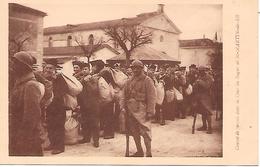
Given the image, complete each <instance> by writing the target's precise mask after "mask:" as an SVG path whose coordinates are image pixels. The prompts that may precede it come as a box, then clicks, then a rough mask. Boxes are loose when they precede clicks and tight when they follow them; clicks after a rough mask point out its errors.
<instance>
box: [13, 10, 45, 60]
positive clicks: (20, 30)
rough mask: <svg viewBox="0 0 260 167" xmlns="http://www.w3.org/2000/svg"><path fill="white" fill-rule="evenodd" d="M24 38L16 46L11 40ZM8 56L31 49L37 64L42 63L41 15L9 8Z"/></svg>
mask: <svg viewBox="0 0 260 167" xmlns="http://www.w3.org/2000/svg"><path fill="white" fill-rule="evenodd" d="M25 38H29V40H26V42H24V43H23V44H22V46H21V48H18V47H17V45H15V44H14V43H13V42H12V40H13V39H16V40H17V41H22V40H23V39H25ZM9 39H11V41H9V56H12V55H13V54H14V53H16V52H19V51H32V52H33V53H34V56H35V57H36V58H37V64H39V65H40V64H41V63H42V56H43V17H42V16H36V15H34V14H28V13H23V11H21V10H20V11H19V12H18V11H15V10H10V12H9Z"/></svg>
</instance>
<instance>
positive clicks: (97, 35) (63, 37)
mask: <svg viewBox="0 0 260 167" xmlns="http://www.w3.org/2000/svg"><path fill="white" fill-rule="evenodd" d="M90 34H93V36H94V39H95V40H96V42H98V41H99V40H100V39H102V40H104V41H108V37H107V36H106V35H105V34H104V32H103V31H102V30H90V31H78V32H73V33H64V34H51V35H44V47H49V37H52V40H53V47H62V46H63V47H64V46H67V38H68V36H69V35H70V36H72V46H78V44H77V42H76V39H77V40H78V41H80V42H83V43H84V44H86V45H87V44H88V37H89V35H90ZM108 44H109V45H110V46H113V45H112V42H110V43H108Z"/></svg>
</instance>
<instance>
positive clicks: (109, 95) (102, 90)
mask: <svg viewBox="0 0 260 167" xmlns="http://www.w3.org/2000/svg"><path fill="white" fill-rule="evenodd" d="M98 89H99V95H100V101H101V103H109V102H112V101H113V99H114V96H115V92H114V88H113V86H112V85H111V84H108V83H107V82H106V80H105V79H104V78H103V77H100V78H99V80H98Z"/></svg>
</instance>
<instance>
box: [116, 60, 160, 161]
mask: <svg viewBox="0 0 260 167" xmlns="http://www.w3.org/2000/svg"><path fill="white" fill-rule="evenodd" d="M143 67H144V66H143V63H142V62H141V61H139V60H134V61H133V62H132V64H131V68H132V70H133V73H134V76H133V77H132V78H131V79H130V80H129V81H128V82H127V83H126V86H125V90H124V96H123V98H122V102H121V109H122V111H123V112H125V111H126V112H127V122H128V125H127V128H128V130H129V132H130V134H131V135H132V136H133V138H134V141H135V144H136V148H137V152H136V153H135V154H134V155H132V156H133V157H143V156H144V152H143V149H142V146H141V136H142V137H143V138H144V143H145V146H146V156H147V157H151V156H152V151H151V140H152V136H151V127H150V125H151V124H150V121H151V118H152V116H153V115H154V113H155V104H156V90H155V87H154V83H153V80H152V79H151V78H150V77H148V76H146V75H145V74H144V71H143Z"/></svg>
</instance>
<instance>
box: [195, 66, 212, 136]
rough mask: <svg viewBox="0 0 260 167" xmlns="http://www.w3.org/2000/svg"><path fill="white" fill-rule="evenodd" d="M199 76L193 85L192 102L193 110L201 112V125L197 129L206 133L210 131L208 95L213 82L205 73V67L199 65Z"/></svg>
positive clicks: (209, 97)
mask: <svg viewBox="0 0 260 167" xmlns="http://www.w3.org/2000/svg"><path fill="white" fill-rule="evenodd" d="M198 71H199V78H198V79H197V80H196V81H195V83H194V85H193V93H194V98H193V103H194V106H195V109H194V110H195V112H197V113H200V114H202V123H203V126H202V127H200V128H198V129H197V130H198V131H206V130H207V133H208V134H211V133H212V126H211V116H212V103H211V96H210V89H211V86H212V84H213V79H212V77H211V76H209V75H208V74H207V73H206V68H205V67H199V68H198Z"/></svg>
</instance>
